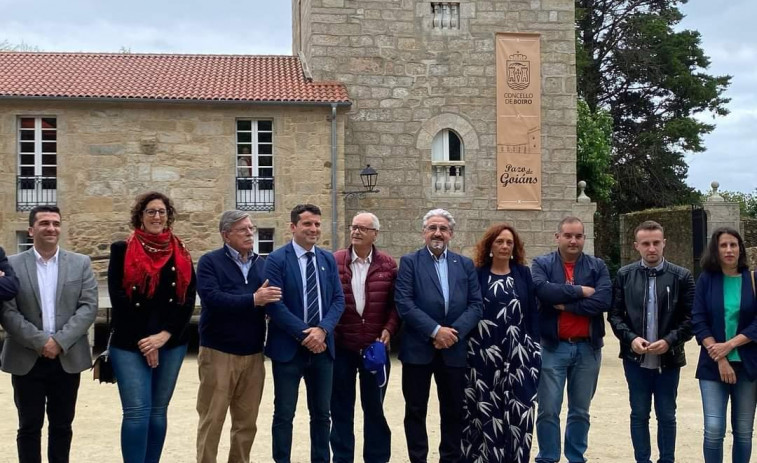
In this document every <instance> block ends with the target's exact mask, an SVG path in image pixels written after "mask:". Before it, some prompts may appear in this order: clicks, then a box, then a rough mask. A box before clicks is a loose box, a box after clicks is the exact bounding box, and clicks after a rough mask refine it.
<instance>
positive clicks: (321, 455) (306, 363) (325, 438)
mask: <svg viewBox="0 0 757 463" xmlns="http://www.w3.org/2000/svg"><path fill="white" fill-rule="evenodd" d="M333 366H334V361H333V360H332V359H331V356H330V355H329V351H328V350H326V351H324V352H322V353H320V354H313V353H311V352H310V351H308V350H307V349H305V348H304V347H301V348H300V349H299V350H298V351H297V354H295V356H294V358H293V359H292V360H290V361H289V362H275V361H274V362H273V425H272V427H271V434H272V436H271V437H272V440H273V460H274V461H275V462H276V463H289V462H290V461H291V454H292V421H293V420H294V413H295V411H296V410H297V396H298V394H299V389H300V379H302V378H305V388H306V391H307V400H308V410H309V411H310V461H311V463H329V458H330V455H329V431H330V428H331V423H330V418H329V407H330V404H331V382H332V381H333Z"/></svg>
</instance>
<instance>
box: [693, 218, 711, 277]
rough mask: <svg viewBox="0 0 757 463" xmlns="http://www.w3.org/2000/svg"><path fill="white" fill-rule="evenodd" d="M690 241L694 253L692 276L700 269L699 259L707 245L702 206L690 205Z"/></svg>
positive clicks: (705, 224)
mask: <svg viewBox="0 0 757 463" xmlns="http://www.w3.org/2000/svg"><path fill="white" fill-rule="evenodd" d="M691 234H692V236H691V241H692V247H693V249H692V251H693V255H694V278H697V277H699V273H700V272H701V271H702V267H701V266H700V263H699V261H700V260H701V258H702V253H704V249H705V247H706V246H707V212H706V211H705V210H704V208H703V207H702V206H698V205H692V206H691Z"/></svg>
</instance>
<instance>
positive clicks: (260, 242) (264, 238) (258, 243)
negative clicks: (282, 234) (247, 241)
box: [253, 228, 276, 256]
mask: <svg viewBox="0 0 757 463" xmlns="http://www.w3.org/2000/svg"><path fill="white" fill-rule="evenodd" d="M275 231H276V230H275V229H273V228H258V231H257V235H256V236H255V247H254V249H253V250H254V251H255V253H256V254H260V255H261V256H267V255H268V254H270V253H272V252H273V234H274V232H275Z"/></svg>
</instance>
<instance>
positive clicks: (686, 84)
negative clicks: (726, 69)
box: [575, 0, 730, 259]
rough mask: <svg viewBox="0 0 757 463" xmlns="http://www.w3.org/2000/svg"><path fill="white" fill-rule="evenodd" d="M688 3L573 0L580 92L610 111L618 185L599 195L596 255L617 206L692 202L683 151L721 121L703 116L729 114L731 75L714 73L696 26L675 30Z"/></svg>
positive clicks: (607, 241) (603, 247)
mask: <svg viewBox="0 0 757 463" xmlns="http://www.w3.org/2000/svg"><path fill="white" fill-rule="evenodd" d="M684 3H686V0H576V1H575V6H576V65H577V75H578V94H579V96H580V97H581V98H583V99H584V100H585V101H586V104H587V105H588V107H589V109H590V110H591V112H592V113H596V111H597V110H598V109H604V110H606V111H608V112H609V114H610V116H611V118H612V162H611V164H610V173H611V175H612V178H613V179H614V180H615V183H614V185H613V187H612V194H611V196H610V200H609V201H607V202H604V203H603V202H601V201H600V203H599V208H598V209H599V215H600V217H599V218H598V222H599V223H598V227H597V233H598V236H597V250H598V254H600V255H603V256H605V257H607V258H610V259H612V258H613V257H612V256H611V255H610V254H616V253H615V252H614V251H613V250H612V249H610V248H612V243H614V242H616V241H617V214H619V213H625V212H630V211H635V210H641V209H646V208H651V207H666V206H672V205H676V204H685V203H688V202H691V201H693V200H695V198H696V195H695V192H694V190H693V189H692V188H690V187H688V186H687V185H686V183H685V179H686V173H687V169H688V166H687V165H686V163H685V161H684V153H686V152H700V151H703V150H704V147H703V144H702V137H703V135H705V134H707V133H709V132H711V131H712V130H713V128H714V125H712V124H708V123H705V122H702V120H701V118H697V117H696V116H697V115H699V114H711V115H713V116H723V115H725V114H727V113H728V111H727V110H726V108H725V104H726V103H727V102H728V101H729V100H728V99H727V98H725V97H724V96H723V93H724V92H725V90H726V89H727V87H728V85H729V83H730V76H711V75H709V74H707V73H706V70H707V68H708V67H709V65H710V60H709V58H708V57H707V56H706V55H705V54H704V51H703V50H702V48H701V41H700V35H699V33H698V32H696V31H690V30H681V29H678V28H675V27H676V26H677V25H678V23H679V22H680V21H681V19H682V18H683V15H682V14H681V12H680V11H679V9H678V7H679V5H681V4H684ZM674 28H675V29H674ZM603 221H604V224H603V223H602V222H603ZM600 230H602V231H601V232H600ZM600 233H602V235H600Z"/></svg>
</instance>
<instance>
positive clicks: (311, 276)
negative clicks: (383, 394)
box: [264, 204, 344, 463]
mask: <svg viewBox="0 0 757 463" xmlns="http://www.w3.org/2000/svg"><path fill="white" fill-rule="evenodd" d="M291 220H292V223H291V224H290V230H291V232H292V241H291V243H289V244H287V245H285V246H283V247H281V248H279V249H277V250H276V251H274V252H273V253H271V254H270V255H269V256H268V259H266V265H265V271H264V274H265V277H264V279H267V280H268V281H269V284H270V285H271V286H275V287H278V288H281V294H282V299H281V300H280V301H279V302H275V303H271V304H268V305H267V306H266V313H267V314H268V316H269V317H270V318H271V323H270V324H269V327H268V339H267V340H266V347H265V353H266V355H267V356H268V357H270V358H271V360H272V364H273V365H272V366H273V388H274V401H273V406H274V410H273V426H272V441H273V460H274V461H275V462H277V463H289V462H290V455H291V450H292V421H293V420H294V413H295V410H296V408H297V396H298V393H299V385H300V379H301V378H303V377H304V378H305V386H306V387H307V395H308V409H309V411H310V437H311V439H312V442H311V443H310V461H311V462H313V463H316V462H318V463H328V462H329V459H330V456H329V432H330V427H331V422H330V415H329V409H330V406H331V384H332V371H333V364H334V353H335V352H334V327H335V326H336V324H337V322H338V321H339V317H341V315H342V312H343V311H344V294H343V293H342V285H341V283H340V281H339V273H338V272H337V268H336V262H335V261H334V257H333V256H332V255H331V254H330V253H328V252H325V251H322V250H321V249H319V248H317V247H316V246H315V243H316V242H317V241H318V238H319V237H320V236H321V210H320V209H319V208H318V206H314V205H312V204H300V205H298V206H296V207H295V208H294V209H292V213H291Z"/></svg>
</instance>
